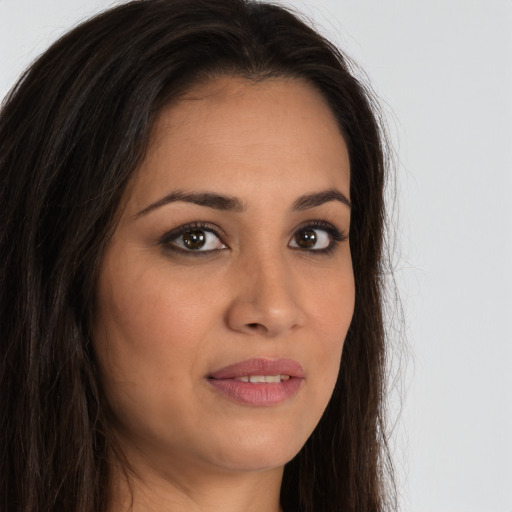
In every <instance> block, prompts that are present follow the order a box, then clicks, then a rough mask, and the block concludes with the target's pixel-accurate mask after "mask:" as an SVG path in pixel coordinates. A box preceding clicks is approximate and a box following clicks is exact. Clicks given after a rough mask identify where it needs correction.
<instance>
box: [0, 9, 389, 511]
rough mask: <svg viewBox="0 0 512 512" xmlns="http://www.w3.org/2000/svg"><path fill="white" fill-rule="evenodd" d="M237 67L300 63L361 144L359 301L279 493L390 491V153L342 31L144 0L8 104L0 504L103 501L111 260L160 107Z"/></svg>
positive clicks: (3, 152)
mask: <svg viewBox="0 0 512 512" xmlns="http://www.w3.org/2000/svg"><path fill="white" fill-rule="evenodd" d="M225 74H230V75H235V76H241V77H245V78H248V79H252V80H264V79H266V78H268V77H273V76H291V77H301V78H305V79H306V80H308V81H309V82H310V83H311V84H313V85H314V86H315V87H317V88H318V90H319V91H320V92H321V93H322V94H323V95H324V97H325V99H326V100H327V102H328V104H329V105H330V107H331V109H332V111H333V112H334V114H335V115H336V118H337V120H338V123H339V127H340V130H341V132H342V133H343V135H344V137H345V139H346V142H347V145H348V147H349V155H350V164H351V194H350V195H351V198H352V220H351V235H350V237H351V250H352V258H353V267H354V275H355V282H356V304H355V313H354V318H353V320H352V324H351V327H350V330H349V333H348V335H347V338H346V341H345V346H344V350H343V356H342V362H341V368H340V374H339V378H338V382H337V385H336V388H335V390H334V394H333V396H332V399H331V401H330V403H329V405H328V407H327V410H326V411H325V414H324V415H323V417H322V419H321V420H320V423H319V424H318V426H317V428H316V429H315V431H314V433H313V434H312V436H311V437H310V438H309V439H308V441H307V442H306V444H305V446H304V447H303V448H302V450H301V451H300V453H299V454H298V455H297V456H296V457H295V458H294V459H293V460H292V461H291V462H289V463H288V464H287V465H286V467H285V472H284V479H283V485H282V492H281V502H282V505H283V508H284V510H285V511H287V512H291V511H301V512H313V511H315V512H318V511H320V510H321V511H324V512H335V511H336V512H341V511H343V512H351V511H352V512H355V511H357V512H361V511H365V512H377V511H383V510H385V509H388V508H389V507H390V504H391V505H392V504H393V499H392V498H393V496H392V495H390V494H389V493H388V486H387V483H388V482H389V481H390V480H389V479H388V477H389V475H390V467H391V466H390V464H389V455H388V451H387V445H386V435H385V428H384V426H385V423H384V415H383V398H384V390H385V385H384V384H385V373H384V368H385V348H386V345H385V336H384V329H383V319H382V285H383V283H382V261H383V260H382V240H383V227H384V226H383V222H384V203H383V186H384V181H385V159H384V147H383V137H382V132H381V128H380V126H379V117H378V114H377V111H376V110H375V107H374V104H373V102H372V99H371V95H369V94H368V92H367V91H366V90H365V87H364V86H363V85H362V84H361V83H360V82H359V81H358V80H357V79H356V78H355V77H354V76H353V74H352V73H351V69H350V66H349V64H348V63H347V61H346V58H345V57H344V56H343V55H342V54H341V53H340V52H339V51H338V50H337V49H336V48H335V47H334V46H333V45H332V44H331V43H329V42H328V41H327V40H326V39H324V38H323V37H321V36H320V35H319V34H318V33H316V32H315V31H314V30H313V29H311V28H310V27H309V26H308V25H306V24H305V23H304V22H303V21H301V20H300V19H299V18H298V17H297V16H295V15H292V14H291V13H290V12H289V11H287V10H285V9H284V8H282V7H278V6H275V5H270V4H265V3H259V2H254V1H249V0H247V1H245V0H139V1H133V2H129V3H127V4H125V5H122V6H120V7H116V8H114V9H111V10H109V11H106V12H104V13H102V14H100V15H98V16H96V17H95V18H93V19H91V20H89V21H87V22H85V23H83V24H82V25H80V26H78V27H77V28H75V29H73V30H72V31H71V32H69V33H68V34H67V35H65V36H64V37H62V38H61V39H60V40H58V41H57V42H56V43H55V44H54V45H53V46H52V47H51V48H50V49H49V50H48V51H46V52H45V53H44V54H43V55H42V56H41V57H40V58H39V59H38V60H37V61H36V62H35V63H34V64H33V65H32V66H31V67H30V68H29V69H28V70H27V71H26V72H25V74H24V75H23V76H22V77H21V79H20V80H19V82H18V83H17V85H16V86H15V87H14V88H13V90H12V91H11V93H10V94H9V95H8V97H7V98H6V101H5V103H4V106H3V109H2V111H1V116H0V204H1V205H2V206H1V210H0V283H1V288H0V326H1V329H0V336H1V340H0V351H1V368H0V389H1V392H0V410H1V419H0V422H1V429H0V436H1V440H0V494H1V497H0V503H1V505H0V506H1V510H2V512H3V511H5V512H7V511H9V512H11V511H15V510H16V511H18V512H29V511H30V512H38V511H40V512H43V511H44V512H50V511H55V512H56V511H62V510H66V511H68V512H93V511H94V512H101V511H104V510H105V507H106V500H107V493H108V474H109V460H108V457H109V456H110V454H111V453H112V451H113V450H112V449H111V448H112V446H111V444H112V436H111V435H110V432H109V423H108V421H107V419H106V412H105V400H104V398H103V394H102V390H101V386H100V382H99V379H98V373H97V369H96V365H95V361H94V354H93V352H92V350H91V343H90V332H89V326H90V324H91V317H92V315H93V314H94V291H95V286H96V277H97V273H98V268H99V265H100V263H101V260H102V254H103V250H104V247H105V244H106V243H107V242H108V239H109V236H110V234H111V233H112V230H113V223H114V213H115V211H116V209H117V207H118V204H119V201H120V197H121V194H122V193H123V190H124V188H125V186H126V184H127V182H128V180H129V178H130V176H131V175H132V173H133V172H134V170H135V169H136V168H137V166H138V164H139V163H140V161H141V159H142V158H143V156H144V152H145V148H146V146H147V142H148V137H149V133H150V130H151V127H152V123H153V122H154V120H155V117H156V115H157V114H158V112H159V111H160V109H161V108H162V107H163V106H164V105H166V104H167V103H168V102H169V101H172V100H175V99H177V98H179V97H180V95H181V94H183V93H184V92H186V90H187V89H188V88H190V87H191V85H193V84H196V83H197V82H198V81H201V80H204V79H206V78H207V77H211V76H215V75H225ZM390 498H391V499H390Z"/></svg>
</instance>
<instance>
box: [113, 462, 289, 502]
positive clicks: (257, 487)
mask: <svg viewBox="0 0 512 512" xmlns="http://www.w3.org/2000/svg"><path fill="white" fill-rule="evenodd" d="M138 462H139V463H138V464H137V465H136V466H134V465H133V464H132V471H130V472H127V471H124V470H123V468H122V467H121V466H120V465H118V464H117V465H115V466H113V467H112V473H111V486H110V489H111V492H110V502H109V506H108V509H107V510H108V512H125V511H126V512H128V511H129V512H157V511H158V512H178V511H183V510H187V511H189V512H219V511H222V512H242V511H243V512H261V511H262V510H264V511H266V512H281V507H280V504H279V501H280V500H279V497H280V488H281V481H282V475H283V468H282V467H280V468H273V469H267V470H262V471H257V472H226V471H220V470H211V469H207V468H190V467H189V468H187V469H185V467H186V465H180V464H174V466H175V467H177V468H178V469H177V471H174V470H172V469H171V470H166V471H162V470H161V469H159V468H155V467H153V466H152V465H151V464H148V463H147V462H145V463H141V462H142V461H138Z"/></svg>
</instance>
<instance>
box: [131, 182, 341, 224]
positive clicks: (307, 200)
mask: <svg viewBox="0 0 512 512" xmlns="http://www.w3.org/2000/svg"><path fill="white" fill-rule="evenodd" d="M177 201H183V202H186V203H193V204H197V205H199V206H206V207H208V208H213V209H215V210H222V211H231V212H238V213H239V212H243V211H245V210H246V205H245V204H244V203H243V202H242V201H240V199H238V198H236V197H231V196H224V195H220V194H214V193H211V192H195V193H194V192H189V193H187V192H182V191H175V192H171V193H170V194H167V195H166V196H164V197H162V198H161V199H159V200H158V201H156V202H154V203H152V204H150V205H149V206H146V208H144V209H143V210H141V211H140V212H138V213H136V214H135V216H136V217H141V216H142V215H146V214H147V213H149V212H152V211H153V210H156V209H157V208H160V207H161V206H164V205H166V204H170V203H174V202H177ZM330 201H338V202H340V203H342V204H344V205H346V206H348V207H349V208H350V201H349V200H348V198H347V197H346V196H345V195H344V194H342V193H341V192H340V191H339V190H337V189H334V188H330V189H327V190H323V191H321V192H315V193H312V194H305V195H303V196H300V197H299V198H298V199H297V200H296V201H295V202H294V203H293V205H292V208H291V209H292V211H302V210H308V209H309V208H315V207H316V206H320V205H322V204H324V203H328V202H330Z"/></svg>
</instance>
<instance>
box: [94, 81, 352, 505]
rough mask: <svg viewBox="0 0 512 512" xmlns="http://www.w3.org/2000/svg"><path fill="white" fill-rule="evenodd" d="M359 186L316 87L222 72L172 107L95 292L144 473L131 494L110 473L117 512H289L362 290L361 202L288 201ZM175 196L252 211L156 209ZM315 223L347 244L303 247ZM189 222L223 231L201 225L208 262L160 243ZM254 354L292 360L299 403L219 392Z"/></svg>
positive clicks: (132, 458) (160, 123)
mask: <svg viewBox="0 0 512 512" xmlns="http://www.w3.org/2000/svg"><path fill="white" fill-rule="evenodd" d="M349 188H350V166H349V158H348V153H347V147H346V144H345V141H344V139H343V137H342V135H341V134H340V131H339V129H338V126H337V123H336V120H335V118H334V116H333V114H332V113H331V111H330V109H329V108H328V106H327V105H326V103H325V101H324V99H323V98H322V96H321V95H320V93H319V92H317V91H316V89H314V88H313V87H312V86H310V85H309V84H308V83H306V82H304V81H301V80H297V79H286V78H279V79H276V78H274V79H268V80H265V81H262V82H258V83H255V82H251V81H247V80H242V79H238V78H234V77H220V78H215V79H213V80H212V81H210V82H209V83H208V84H204V85H201V86H197V87H195V88H194V89H193V90H191V91H190V92H189V93H188V95H187V96H186V97H185V98H182V99H180V101H179V102H177V103H175V104H173V105H170V106H168V107H167V108H166V109H164V110H163V111H162V113H161V114H160V116H159V118H158V120H157V122H156V124H155V126H154V130H153V134H152V138H151V142H150V146H149V149H148V152H147V154H146V157H145V159H144V161H143V162H142V164H141V166H140V168H139V169H138V171H137V173H136V174H135V176H134V179H133V180H132V182H131V184H130V186H129V187H128V189H127V191H126V193H125V197H124V200H123V202H122V204H121V206H120V210H119V211H120V213H119V222H118V225H117V227H116V230H115V233H114V236H113V238H112V240H111V241H110V243H109V245H108V247H107V250H106V253H105V255H104V260H103V263H102V267H101V271H100V275H99V282H98V292H97V294H98V297H97V302H98V308H97V312H98V313H97V317H96V319H95V326H94V347H95V351H96V355H97V359H98V363H99V366H100V370H101V373H102V381H103V386H104V388H105V392H106V395H107V399H108V401H109V404H110V406H111V409H112V415H113V418H114V419H113V428H114V430H115V432H116V434H117V436H118V439H119V444H120V446H121V447H122V449H123V451H124V453H125V455H126V458H127V460H128V461H129V463H130V465H131V467H132V470H133V475H132V481H131V491H130V490H129V489H128V487H127V483H126V481H125V479H124V478H123V477H122V476H121V473H122V472H121V471H120V469H119V467H117V466H114V467H113V479H112V493H111V495H112V504H111V510H125V509H127V508H128V506H129V505H130V504H131V497H130V493H131V492H132V493H133V511H134V512H140V511H157V510H158V511H175V510H176V511H177V510H188V511H213V510H216V511H218V510H222V511H223V512H229V511H242V510H243V511H244V512H247V511H256V510H257V511H258V512H259V511H261V510H266V511H278V510H280V508H279V489H280V484H281V479H282V472H283V466H284V464H285V463H286V462H288V461H289V460H290V459H292V458H293V457H294V455H296V453H297V452H298V451H299V450H300V448H301V447H302V446H303V444H304V443H305V441H306V440H307V438H308V437H309V435H310V434H311V432H312V431H313V429H314V428H315V426H316V424H317V423H318V421H319V419H320V417H321V415H322V413H323V411H324V409H325V407H326V405H327V403H328V401H329V398H330V396H331V393H332V390H333V387H334V385H335V382H336V379H337V375H338V370H339V363H340V358H341V353H342V348H343V342H344V339H345V336H346V333H347V330H348V327H349V325H350V321H351V318H352V314H353V307H354V293H355V292H354V279H353V272H352V261H351V256H350V247H349V239H348V234H349V227H350V207H349V206H347V205H346V204H343V203H342V202H341V201H339V200H328V201H326V202H323V203H322V204H319V205H317V206H314V207H310V208H306V209H302V210H300V211H297V210H293V205H294V203H295V202H296V201H297V199H298V198H300V197H301V196H304V195H307V194H313V193H317V192H321V191H325V190H331V189H336V190H337V191H339V192H340V193H341V194H344V195H345V196H346V198H347V199H349ZM176 191H180V192H183V193H187V194H188V193H204V192H207V193H215V194H220V195H223V196H229V197H233V198H236V199H237V200H238V201H239V202H240V203H241V206H242V207H243V208H242V209H241V211H231V210H222V209H218V208H213V207H210V206H204V205H198V204H193V203H190V202H187V201H182V200H180V201H173V202H170V203H167V204H161V205H160V206H158V205H157V206H153V207H151V205H154V204H155V203H158V202H159V201H160V200H161V199H162V198H163V197H165V196H167V195H168V194H170V193H174V192H176ZM141 212H142V213H141ZM317 220H319V221H322V222H324V223H327V224H328V225H329V226H333V228H334V229H337V230H338V231H340V232H341V233H343V234H344V235H346V236H347V238H346V239H344V240H343V241H340V242H339V243H335V242H334V241H333V240H332V236H331V235H330V234H329V233H328V231H326V230H325V229H324V227H323V225H322V227H321V228H318V227H315V228H314V230H315V231H314V233H315V235H317V242H315V243H316V246H314V247H313V248H309V249H306V248H302V247H301V246H299V245H298V243H297V237H296V236H295V235H296V234H297V233H299V234H301V233H303V232H304V226H305V225H306V226H307V225H308V223H311V221H317ZM191 222H205V223H208V226H211V227H214V228H215V229H216V231H217V233H218V235H219V236H218V237H217V236H216V235H215V234H213V233H212V232H210V231H208V230H206V229H203V233H204V234H205V236H206V237H207V241H208V244H207V245H206V246H205V247H206V248H209V250H208V251H205V252H202V253H200V254H198V253H199V252H201V251H197V250H195V251H194V250H190V249H186V248H183V247H184V246H183V237H182V236H176V237H175V238H174V239H172V237H171V239H170V240H169V236H168V237H167V239H166V242H165V243H163V242H162V239H163V237H164V236H165V235H166V234H167V233H169V232H172V231H173V230H176V228H179V227H180V226H183V225H186V224H188V223H191ZM301 229H302V231H301ZM173 236H174V235H173ZM299 240H300V237H299ZM325 245H332V247H331V249H332V250H331V251H330V252H328V253H325V252H322V251H319V250H317V251H315V250H313V249H315V248H322V247H324V246H325ZM180 246H181V250H180ZM173 248H174V249H173ZM186 251H188V252H186ZM250 358H271V359H274V358H290V359H293V360H294V361H297V362H298V363H299V364H301V365H302V367H303V368H304V371H305V378H304V380H303V382H302V385H301V387H300V389H299V391H298V392H297V393H296V394H295V395H294V396H292V397H291V398H289V399H287V400H285V401H284V402H282V403H280V404H277V405H272V406H267V407H261V406H253V405H247V404H241V403H239V402H236V401H233V400H232V399H230V398H229V397H226V396H225V395H224V394H222V393H220V392H219V391H217V390H216V389H214V388H213V387H212V386H211V384H210V383H209V380H208V375H209V374H211V373H212V372H213V371H215V370H218V369H220V368H222V367H224V366H227V365H229V364H232V363H236V362H238V361H242V360H246V359H250Z"/></svg>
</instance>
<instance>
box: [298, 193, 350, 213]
mask: <svg viewBox="0 0 512 512" xmlns="http://www.w3.org/2000/svg"><path fill="white" fill-rule="evenodd" d="M330 201H339V202H340V203H342V204H344V205H345V206H348V207H349V208H350V201H349V199H348V198H347V196H346V195H345V194H342V193H341V192H340V191H339V190H337V189H335V188H329V189H327V190H323V191H321V192H315V193H313V194H305V195H303V196H300V197H299V198H298V199H297V200H296V201H295V202H294V203H293V206H292V210H293V211H302V210H307V209H309V208H315V207H316V206H320V205H322V204H324V203H328V202H330Z"/></svg>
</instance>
